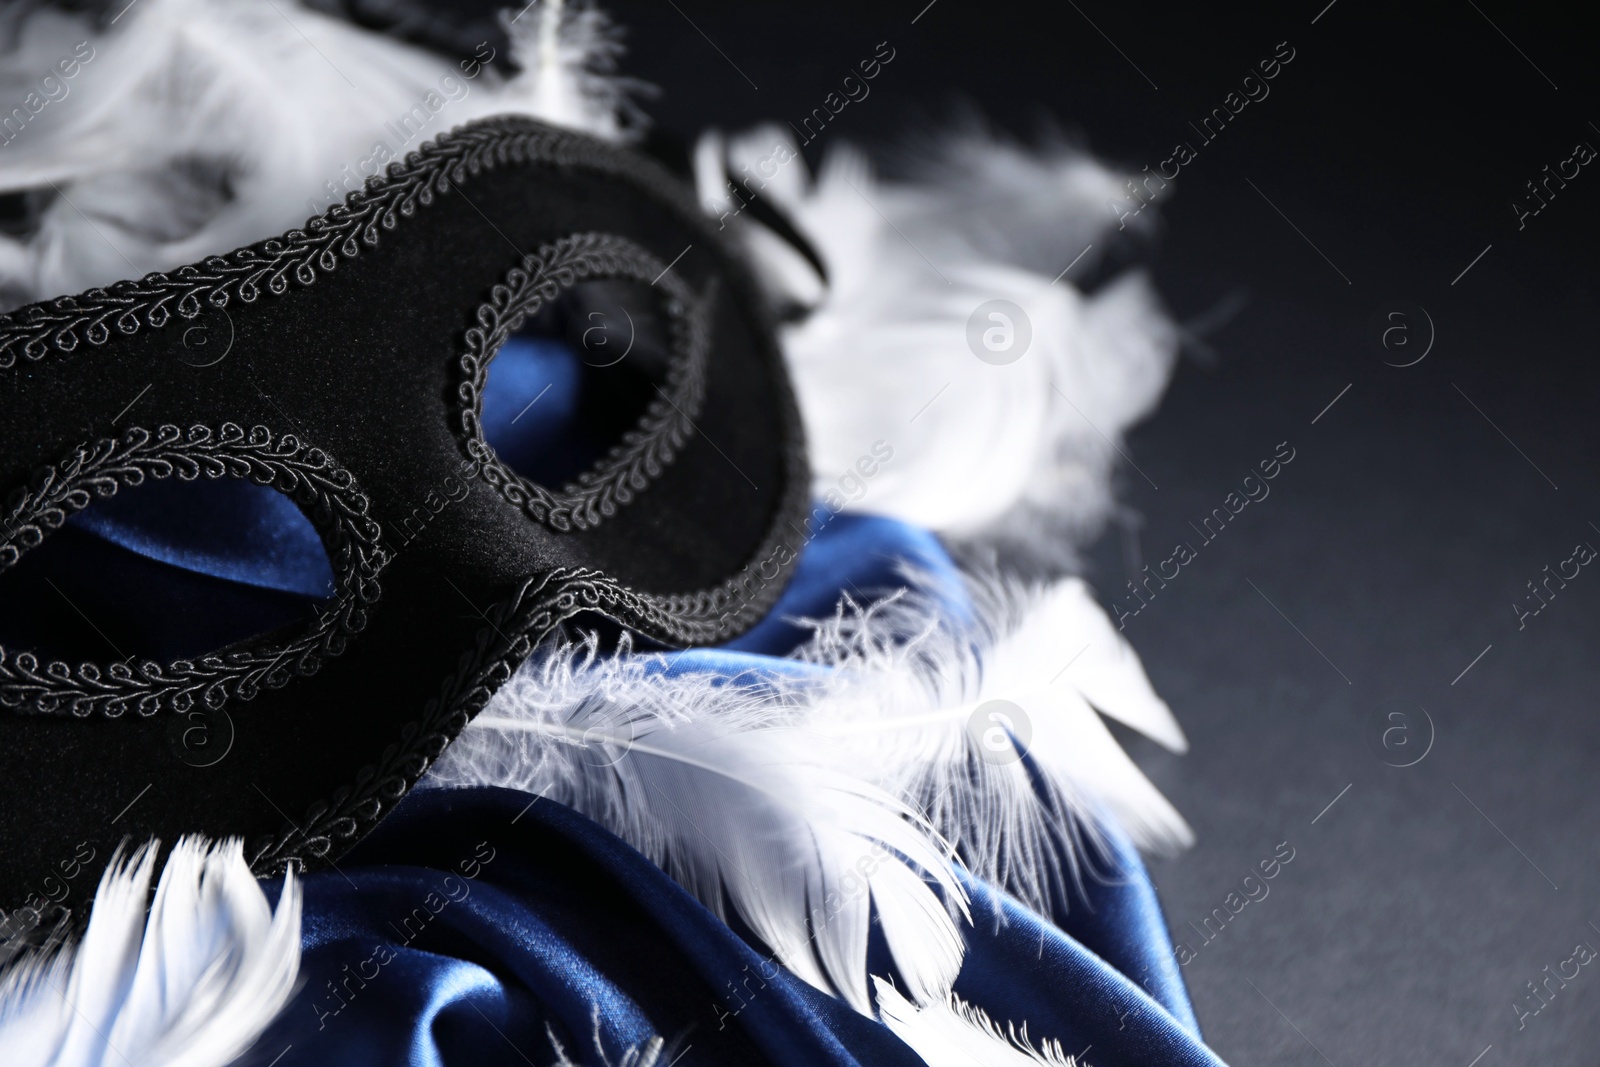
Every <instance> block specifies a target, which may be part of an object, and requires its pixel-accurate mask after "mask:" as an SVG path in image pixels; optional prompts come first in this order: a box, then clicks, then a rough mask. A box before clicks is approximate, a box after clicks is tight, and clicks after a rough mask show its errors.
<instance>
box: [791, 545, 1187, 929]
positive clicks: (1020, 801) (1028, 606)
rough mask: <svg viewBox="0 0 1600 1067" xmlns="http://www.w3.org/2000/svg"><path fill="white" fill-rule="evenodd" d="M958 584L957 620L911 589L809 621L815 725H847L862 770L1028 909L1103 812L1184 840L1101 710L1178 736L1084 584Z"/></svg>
mask: <svg viewBox="0 0 1600 1067" xmlns="http://www.w3.org/2000/svg"><path fill="white" fill-rule="evenodd" d="M969 588H970V591H971V592H972V594H973V600H974V610H973V616H972V618H970V619H969V620H966V621H964V622H963V621H952V620H951V619H950V618H949V612H948V610H947V609H945V608H944V607H943V606H942V605H941V604H940V603H939V602H938V601H937V600H936V599H934V598H933V597H932V596H931V595H930V594H928V593H926V592H920V591H914V592H912V593H910V594H908V595H904V596H901V597H898V598H895V599H892V600H889V601H887V602H882V603H880V604H878V605H874V606H873V607H871V608H869V609H861V608H858V607H856V606H855V605H853V604H851V603H849V602H846V605H845V606H844V607H843V608H842V609H841V611H840V612H839V613H838V614H837V615H836V616H835V617H834V618H833V619H830V620H826V621H824V622H820V623H817V624H815V626H816V635H815V637H814V638H813V640H812V643H811V647H810V648H809V649H808V650H807V651H806V652H805V653H804V654H805V655H806V656H807V658H809V659H812V660H814V661H815V662H818V663H826V664H830V665H832V666H833V667H834V668H835V669H836V671H837V674H836V676H835V677H836V681H835V682H834V684H833V686H832V687H831V690H830V692H829V693H828V694H827V696H826V697H825V698H822V699H819V700H818V701H817V702H816V705H815V710H814V712H813V716H812V717H813V728H814V729H816V730H817V731H819V732H822V733H825V734H827V735H830V736H834V737H837V738H840V739H846V738H848V739H849V740H850V741H851V742H852V745H851V748H852V750H853V751H854V752H855V754H856V757H857V759H858V766H859V767H860V768H862V772H863V773H866V774H868V775H869V776H870V777H871V778H872V780H873V781H875V782H876V783H878V784H879V785H880V786H882V787H883V788H884V789H886V790H888V791H890V792H892V793H894V794H895V795H897V796H901V797H903V798H905V799H906V800H907V802H909V803H912V804H914V805H916V806H918V807H919V808H920V809H921V810H923V811H924V812H925V813H926V815H927V817H928V818H929V820H930V821H931V822H932V823H933V825H934V827H935V829H937V830H938V831H939V832H940V833H941V834H942V835H943V836H945V837H946V838H947V839H948V840H950V841H951V842H953V843H954V844H955V845H956V846H957V849H958V851H959V853H960V855H961V857H962V859H963V860H964V861H965V862H966V863H967V865H968V866H969V867H971V868H972V869H973V870H974V871H975V872H976V873H977V874H979V875H980V876H982V877H985V878H988V879H991V880H993V881H995V882H998V883H999V884H1001V885H1002V886H1004V887H1005V888H1006V889H1008V890H1009V891H1011V892H1013V893H1015V894H1016V895H1017V896H1019V897H1021V898H1022V899H1023V900H1025V901H1026V902H1027V903H1029V904H1030V905H1032V906H1034V907H1035V908H1039V909H1043V908H1044V907H1045V906H1046V905H1047V904H1048V903H1049V901H1050V900H1051V898H1052V896H1053V895H1055V893H1056V891H1058V890H1060V889H1061V888H1063V887H1064V883H1065V882H1067V881H1070V880H1076V879H1078V878H1079V877H1080V868H1079V859H1080V857H1079V853H1078V850H1077V849H1076V847H1075V846H1076V845H1078V844H1079V843H1080V838H1082V837H1088V838H1090V839H1095V838H1098V836H1099V835H1100V833H1101V831H1102V828H1103V827H1104V826H1105V825H1106V824H1110V825H1113V826H1116V827H1118V828H1120V829H1121V830H1122V831H1123V832H1124V833H1126V834H1128V835H1129V836H1130V837H1131V838H1132V839H1133V840H1134V841H1135V842H1136V843H1137V844H1139V845H1140V846H1142V847H1144V848H1147V849H1150V850H1153V851H1158V852H1165V851H1171V850H1174V849H1177V848H1182V847H1186V846H1188V845H1189V844H1191V843H1192V841H1193V834H1192V832H1191V831H1190V829H1189V827H1188V825H1187V824H1186V823H1185V822H1184V820H1183V817H1182V816H1181V815H1179V814H1178V812H1177V811H1176V810H1175V809H1174V808H1173V807H1172V805H1171V804H1170V803H1169V802H1168V801H1167V800H1166V798H1165V797H1163V796H1162V795H1161V793H1160V792H1159V791H1158V790H1157V789H1156V788H1155V786H1154V785H1152V784H1151V783H1150V781H1149V779H1148V778H1146V777H1145V776H1144V774H1143V773H1142V772H1141V771H1140V770H1139V768H1138V767H1137V766H1136V765H1135V764H1134V763H1133V761H1132V760H1131V759H1129V758H1128V756H1127V754H1126V753H1125V752H1124V751H1123V750H1122V747H1121V746H1120V745H1119V744H1118V743H1117V741H1116V739H1115V738H1114V737H1113V736H1112V735H1111V733H1110V731H1109V730H1108V729H1107V728H1106V726H1105V724H1104V723H1103V722H1102V721H1101V719H1100V714H1099V713H1104V714H1106V715H1109V716H1111V717H1112V718H1115V719H1117V720H1118V721H1120V722H1122V723H1123V724H1125V725H1127V726H1129V727H1132V728H1133V729H1135V730H1138V731H1140V732H1141V733H1143V734H1145V735H1147V736H1149V737H1151V738H1152V739H1154V740H1156V741H1157V742H1159V743H1161V744H1162V745H1164V746H1166V747H1168V748H1170V749H1172V750H1174V751H1178V752H1182V751H1184V750H1185V749H1186V748H1187V742H1186V741H1185V739H1184V736H1183V732H1182V730H1181V729H1180V728H1179V727H1178V724H1177V721H1176V720H1175V719H1174V718H1173V716H1172V712H1171V710H1170V709H1169V708H1168V707H1167V706H1166V704H1165V703H1163V702H1162V701H1161V699H1160V698H1159V697H1158V696H1156V694H1155V692H1154V690H1153V689H1152V688H1151V686H1150V682H1149V679H1148V678H1147V677H1146V676H1145V673H1144V669H1143V667H1142V666H1141V665H1140V663H1139V660H1138V656H1137V655H1136V654H1135V653H1134V651H1133V649H1132V648H1131V647H1130V646H1129V645H1128V644H1127V642H1126V641H1124V640H1123V638H1122V636H1121V635H1120V634H1118V633H1117V632H1116V630H1115V629H1114V628H1113V627H1112V626H1111V624H1110V621H1109V620H1108V619H1107V618H1106V616H1105V613H1104V612H1103V611H1102V610H1101V609H1100V607H1099V605H1098V604H1097V603H1096V602H1095V601H1094V598H1093V596H1092V595H1091V594H1090V593H1089V591H1088V587H1087V586H1086V585H1085V584H1084V583H1083V582H1082V581H1081V580H1079V579H1077V578H1067V579H1063V580H1060V581H1058V582H1056V583H1053V584H1051V585H1045V586H1031V585H1026V584H1023V583H1020V582H1017V581H1013V580H1006V579H1001V578H999V577H996V576H988V577H982V578H974V579H973V580H971V581H970V582H969ZM992 702H1002V703H992ZM1096 709H1098V712H1097V710H1096ZM997 715H998V716H1004V718H998V717H996V716H997ZM1019 716H1020V718H1019ZM1024 754H1026V756H1027V757H1028V761H1027V762H1024V760H1023V759H1022V756H1023V755H1024Z"/></svg>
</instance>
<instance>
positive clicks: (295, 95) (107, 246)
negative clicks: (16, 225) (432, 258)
mask: <svg viewBox="0 0 1600 1067" xmlns="http://www.w3.org/2000/svg"><path fill="white" fill-rule="evenodd" d="M507 29H508V31H509V33H510V35H511V40H512V50H513V55H514V57H515V59H516V61H517V62H518V64H519V65H520V66H521V72H520V73H519V74H517V75H516V76H515V77H511V78H506V77H503V76H502V75H501V74H499V73H498V72H497V71H496V70H495V69H493V68H492V67H490V66H489V65H488V64H487V63H486V62H485V60H487V59H489V58H491V57H492V56H493V51H492V48H490V46H488V45H485V46H484V47H482V48H480V49H479V50H478V52H477V53H474V54H472V55H464V56H459V57H453V58H452V57H448V56H442V55H436V54H434V53H432V52H429V51H425V50H423V49H420V48H415V47H412V46H410V45H407V44H403V43H401V42H399V41H396V40H393V39H391V38H388V37H385V36H382V35H380V34H375V33H371V32H369V31H366V30H362V29H360V28H358V27H356V26H353V25H351V24H349V23H347V22H343V21H341V20H339V19H335V18H331V17H328V16H324V15H321V14H318V13H316V12H314V11H310V10H307V9H305V8H303V7H300V6H299V5H297V4H294V3H290V2H288V0H141V2H140V3H138V4H134V5H129V7H128V8H127V10H126V11H125V13H124V14H123V15H122V16H121V17H119V19H118V20H117V21H116V23H115V25H112V26H109V27H106V28H104V29H101V28H99V27H98V26H97V25H95V24H93V23H91V21H90V20H89V19H88V18H87V17H80V16H71V15H67V14H63V13H61V12H58V11H56V10H54V9H49V8H45V9H39V10H36V11H33V12H30V13H28V15H27V16H26V18H24V19H22V20H21V21H20V24H19V25H17V26H15V27H14V31H15V35H16V44H15V47H13V48H12V49H11V50H9V51H4V52H0V105H3V106H4V108H5V109H6V110H5V112H4V113H5V114H6V115H8V116H10V115H11V111H10V109H11V107H12V106H13V104H15V105H17V106H18V107H19V108H21V107H22V105H23V103H24V101H26V100H28V99H29V94H30V93H32V94H33V97H32V98H33V100H34V101H44V102H42V103H38V104H37V105H36V106H38V107H39V110H38V112H37V113H31V114H30V112H31V108H22V110H21V116H22V119H23V121H21V122H18V121H16V120H15V116H13V121H11V123H10V124H9V125H8V126H7V127H6V132H5V137H4V139H3V143H0V193H25V194H27V196H28V197H29V200H30V203H31V204H32V205H33V207H34V208H35V209H36V210H37V217H36V218H35V219H32V220H29V221H31V222H32V223H33V225H32V226H31V227H27V228H28V229H31V232H25V233H23V234H22V235H21V236H9V235H0V308H9V307H14V306H17V305H19V304H22V303H26V302H29V301H34V300H42V299H46V298H49V297H53V296H59V295H62V294H65V293H74V292H78V291H80V290H82V289H85V288H88V287H90V286H94V285H104V284H108V283H110V282H113V281H116V280H117V279H120V278H130V277H138V276H140V275H143V274H145V273H146V272H149V271H152V270H165V269H169V268H172V267H176V266H180V265H182V264H184V263H189V262H192V261H195V260H198V259H200V258H203V257H204V256H208V255H213V254H219V253H222V252H226V251H229V250H230V249H233V248H236V247H239V246H240V245H245V244H249V243H250V242H252V241H257V240H260V239H262V238H264V237H271V236H274V235H276V234H279V233H282V232H284V231H286V230H289V229H292V228H294V227H297V226H299V225H301V224H302V223H303V222H305V220H306V219H307V218H308V217H310V216H312V215H315V214H320V213H321V212H322V211H323V210H324V209H325V208H326V207H328V206H330V205H331V204H333V203H337V202H339V201H342V200H343V199H344V197H345V195H346V194H347V193H348V192H349V191H351V190H353V189H357V188H360V185H361V183H362V182H363V181H364V180H365V178H366V177H368V176H370V175H372V174H377V173H381V172H382V171H383V169H384V167H385V165H386V164H387V163H388V162H389V160H391V159H399V158H401V157H402V156H404V155H405V154H406V153H407V152H410V151H414V150H415V149H416V148H418V147H420V146H421V145H422V144H423V143H424V142H426V141H429V140H432V139H433V138H435V137H437V136H438V135H440V134H441V133H443V132H445V131H446V130H449V129H450V128H452V127H454V126H459V125H461V124H462V123H465V122H469V121H471V120H473V119H477V118H481V117H484V116H486V115H493V114H508V113H509V114H525V115H531V116H534V117H537V118H541V119H544V120H546V121H549V122H554V123H558V124H562V125H566V126H570V127H573V128H577V129H582V130H585V131H587V132H590V133H593V134H597V135H599V136H603V137H610V138H617V137H621V136H624V135H625V134H626V133H627V132H628V130H629V128H630V123H629V120H630V118H631V117H636V116H637V114H638V113H637V111H636V110H635V109H634V108H633V107H632V106H631V105H630V104H629V93H630V92H631V91H632V90H633V89H634V88H636V85H635V84H634V83H631V82H628V81H626V80H624V79H619V78H617V77H614V76H613V75H612V74H611V71H612V69H613V67H614V64H615V59H616V54H617V52H618V51H619V49H620V45H619V43H618V40H617V36H616V34H615V33H614V32H613V30H612V29H611V27H610V25H609V23H608V22H607V21H606V19H605V17H604V16H603V15H602V14H600V12H598V11H597V10H595V9H594V8H592V7H590V6H589V5H587V4H584V3H575V4H571V5H567V6H565V7H564V6H563V4H562V3H561V2H560V0H548V2H546V3H543V4H541V5H539V8H538V10H537V11H534V12H530V13H528V15H527V17H526V18H521V19H518V20H517V21H516V22H514V23H512V22H510V21H509V20H508V21H507ZM83 41H87V42H88V44H87V52H88V58H86V59H81V60H80V61H78V62H77V63H76V66H77V71H76V73H75V74H74V75H73V76H72V77H71V78H67V79H63V78H62V77H61V73H60V71H59V70H57V64H58V62H59V61H60V60H62V59H63V58H69V59H70V58H72V57H73V56H74V47H75V46H76V45H77V44H78V43H79V42H83ZM78 55H79V56H82V55H84V50H79V52H78ZM47 75H48V76H50V77H51V78H52V82H51V85H53V86H56V88H55V89H54V90H53V91H52V93H51V96H52V97H53V98H52V99H48V100H45V98H44V97H42V96H40V94H39V86H40V80H41V78H43V77H45V76H47Z"/></svg>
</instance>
